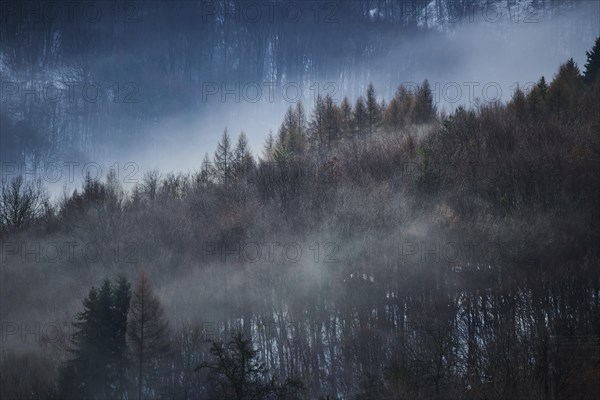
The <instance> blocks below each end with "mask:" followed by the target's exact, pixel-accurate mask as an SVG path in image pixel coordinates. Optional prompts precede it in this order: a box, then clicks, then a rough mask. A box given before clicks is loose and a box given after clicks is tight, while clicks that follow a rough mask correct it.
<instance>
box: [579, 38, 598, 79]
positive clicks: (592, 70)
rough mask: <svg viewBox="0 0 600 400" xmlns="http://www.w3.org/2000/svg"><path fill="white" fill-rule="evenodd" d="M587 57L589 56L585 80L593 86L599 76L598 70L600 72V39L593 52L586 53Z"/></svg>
mask: <svg viewBox="0 0 600 400" xmlns="http://www.w3.org/2000/svg"><path fill="white" fill-rule="evenodd" d="M585 55H586V56H587V60H586V63H585V74H584V75H583V80H584V81H585V83H586V84H588V85H591V84H592V83H593V82H594V79H596V77H597V76H598V70H600V37H597V38H596V41H595V42H594V47H592V49H591V50H589V51H586V52H585Z"/></svg>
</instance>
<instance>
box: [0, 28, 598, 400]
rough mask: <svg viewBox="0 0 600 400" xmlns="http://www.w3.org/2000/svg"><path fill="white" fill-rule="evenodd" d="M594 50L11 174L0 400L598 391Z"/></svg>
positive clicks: (320, 101) (521, 395)
mask: <svg viewBox="0 0 600 400" xmlns="http://www.w3.org/2000/svg"><path fill="white" fill-rule="evenodd" d="M599 53H600V39H596V41H595V44H594V46H593V48H592V49H590V50H589V51H588V52H587V62H586V64H585V66H584V67H583V69H582V70H580V68H579V67H578V65H577V64H576V63H575V62H574V61H573V60H572V59H570V60H566V61H565V62H564V63H563V64H562V65H560V66H559V68H558V70H557V72H556V74H555V76H553V77H552V79H550V80H548V81H546V79H545V78H544V77H540V79H539V81H538V82H537V83H536V85H535V86H533V87H531V88H529V89H527V90H521V89H517V90H516V91H515V92H514V94H513V96H512V98H511V99H510V100H509V101H507V102H495V103H489V104H480V105H477V106H473V107H458V108H457V109H456V110H455V111H454V112H451V113H443V112H440V111H438V110H437V109H436V105H435V102H434V101H433V98H432V93H431V88H430V84H429V83H428V81H427V80H425V81H423V82H422V83H421V84H420V85H419V87H418V88H416V89H414V88H406V87H403V86H400V87H398V88H397V90H396V92H395V94H394V96H393V97H392V98H391V99H389V101H387V102H382V101H381V100H380V98H379V97H378V96H377V93H376V89H375V87H374V85H369V87H368V89H367V91H366V93H364V95H363V96H359V97H358V98H357V99H356V101H355V102H351V101H349V100H348V99H344V100H342V101H341V102H336V101H334V99H332V98H331V96H327V95H326V96H318V97H317V99H316V101H315V104H314V105H313V107H311V109H310V110H307V109H305V108H304V106H303V105H302V103H301V102H298V103H296V104H294V105H292V106H290V107H289V109H288V110H287V112H285V115H283V120H282V122H281V125H280V128H279V130H278V131H277V132H276V134H275V135H270V136H269V137H268V138H267V140H266V142H265V144H264V148H262V149H260V152H257V153H260V155H259V156H255V154H257V153H253V152H252V151H251V149H250V148H249V144H248V140H247V138H246V136H245V134H244V133H243V132H242V133H240V134H239V136H237V138H234V137H232V136H230V134H229V132H228V131H227V130H225V131H224V132H223V134H222V137H221V139H220V141H219V142H218V144H217V146H216V150H215V152H214V154H213V155H208V154H207V155H205V156H204V159H202V157H201V156H199V157H198V160H197V169H196V170H195V171H191V172H187V173H186V172H181V173H172V172H161V171H159V170H151V171H147V172H146V173H145V175H144V176H143V179H141V180H140V181H139V182H138V183H137V184H135V185H134V186H133V187H132V188H131V189H128V188H124V187H123V185H122V182H121V177H119V175H118V173H117V172H116V171H114V170H113V171H109V172H108V173H107V174H106V176H105V177H103V178H102V179H94V178H92V177H91V176H88V177H87V179H85V181H84V182H83V184H82V187H81V188H79V189H78V190H75V191H74V192H72V193H66V192H65V193H64V194H63V196H62V197H61V198H59V199H56V200H53V199H51V197H50V196H49V195H48V193H47V191H46V189H45V186H44V182H43V181H41V180H39V179H38V180H32V179H27V177H23V176H22V175H16V176H13V177H11V179H9V180H6V181H5V182H3V185H2V196H1V199H0V224H1V225H0V229H1V235H2V236H1V238H2V254H1V256H2V269H1V278H2V279H1V284H2V354H1V364H0V365H1V370H2V375H1V391H2V393H1V397H2V398H3V399H55V398H56V399H58V398H61V399H133V398H136V399H238V400H241V399H357V400H358V399H457V398H461V399H482V398H485V399H560V398H578V399H587V398H597V396H598V395H600V380H599V379H598V376H599V374H600V336H599V333H600V269H599V268H598V267H599V261H600V224H599V223H600V213H599V211H600V201H599V200H600V113H598V110H599V109H600V74H599V73H598V71H599V70H600V55H599Z"/></svg>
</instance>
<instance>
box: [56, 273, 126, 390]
mask: <svg viewBox="0 0 600 400" xmlns="http://www.w3.org/2000/svg"><path fill="white" fill-rule="evenodd" d="M130 294H131V292H130V287H129V283H128V282H127V280H126V279H125V278H124V277H122V276H120V277H118V278H117V281H116V284H115V286H113V285H111V283H110V281H109V280H108V279H105V280H104V281H102V284H101V285H100V287H99V288H92V289H90V291H89V293H88V295H87V297H86V298H85V299H84V300H83V311H82V312H80V313H79V314H78V315H77V317H76V320H75V322H74V323H73V328H74V334H73V338H72V345H73V349H72V350H71V353H72V354H73V358H72V359H70V360H69V361H67V363H66V364H65V365H64V366H63V367H62V368H61V371H60V388H59V389H60V393H61V396H62V397H64V398H67V399H105V398H118V397H120V396H122V395H123V394H124V393H125V392H126V390H127V381H126V374H125V370H126V366H127V352H126V350H127V347H126V339H125V337H126V320H127V313H128V309H129V297H130Z"/></svg>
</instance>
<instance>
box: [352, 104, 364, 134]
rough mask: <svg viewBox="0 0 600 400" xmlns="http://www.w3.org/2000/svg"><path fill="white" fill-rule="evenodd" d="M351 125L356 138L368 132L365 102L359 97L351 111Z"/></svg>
mask: <svg viewBox="0 0 600 400" xmlns="http://www.w3.org/2000/svg"><path fill="white" fill-rule="evenodd" d="M352 125H353V130H354V133H355V135H356V136H358V137H360V136H362V135H363V134H365V133H367V132H368V115H367V106H366V105H365V100H364V99H363V98H362V96H361V97H359V98H358V99H357V100H356V103H355V104H354V110H353V111H352Z"/></svg>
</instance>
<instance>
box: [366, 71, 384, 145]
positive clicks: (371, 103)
mask: <svg viewBox="0 0 600 400" xmlns="http://www.w3.org/2000/svg"><path fill="white" fill-rule="evenodd" d="M366 113H367V133H368V134H369V135H372V134H373V133H375V132H376V131H377V130H378V129H379V128H380V126H381V119H382V117H381V107H380V105H379V103H378V102H377V96H376V95H375V88H374V87H373V84H372V83H369V87H368V88H367V104H366Z"/></svg>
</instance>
